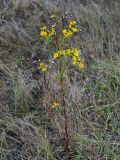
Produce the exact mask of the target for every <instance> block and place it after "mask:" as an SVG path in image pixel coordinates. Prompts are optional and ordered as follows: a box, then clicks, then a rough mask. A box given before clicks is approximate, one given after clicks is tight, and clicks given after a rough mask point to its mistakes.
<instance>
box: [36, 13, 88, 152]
mask: <svg viewBox="0 0 120 160" xmlns="http://www.w3.org/2000/svg"><path fill="white" fill-rule="evenodd" d="M50 20H51V22H50V25H49V27H47V26H46V25H43V26H42V27H41V28H40V39H41V40H42V42H43V43H44V44H45V46H46V49H47V53H46V54H47V57H48V58H49V59H52V61H49V60H48V61H49V64H48V63H45V62H41V63H39V66H38V67H39V68H40V70H41V72H43V73H44V74H48V75H49V74H50V73H51V71H52V69H55V71H56V73H57V74H56V75H57V78H58V81H59V83H58V85H59V88H60V97H59V99H60V101H59V102H58V101H56V100H55V99H54V98H53V97H52V98H51V110H54V111H55V110H56V109H57V108H60V109H61V110H62V112H63V116H64V129H63V130H64V131H63V132H64V133H63V135H64V147H65V150H66V151H69V148H70V144H69V141H70V138H69V133H68V129H69V125H68V121H69V116H68V112H67V107H68V106H67V105H66V101H65V96H66V93H65V78H64V75H65V73H67V71H68V70H69V69H70V67H71V66H72V67H77V68H78V69H80V70H83V69H84V68H85V64H84V61H83V59H82V57H81V54H80V50H79V49H78V48H74V47H73V46H71V45H72V43H71V42H72V41H73V39H74V37H75V36H76V35H77V34H78V33H79V32H80V29H78V27H77V22H76V21H75V20H71V19H68V18H63V17H62V18H61V17H56V16H52V17H51V18H50ZM48 61H47V62H48ZM50 63H51V65H50ZM50 66H52V67H50ZM48 92H49V90H48Z"/></svg>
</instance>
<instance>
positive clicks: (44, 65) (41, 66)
mask: <svg viewBox="0 0 120 160" xmlns="http://www.w3.org/2000/svg"><path fill="white" fill-rule="evenodd" d="M39 68H40V69H41V71H42V72H46V71H47V70H48V66H47V65H46V64H45V63H40V64H39Z"/></svg>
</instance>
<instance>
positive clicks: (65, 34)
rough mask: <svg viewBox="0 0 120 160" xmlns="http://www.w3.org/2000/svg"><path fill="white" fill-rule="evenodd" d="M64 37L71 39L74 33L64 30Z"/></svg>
mask: <svg viewBox="0 0 120 160" xmlns="http://www.w3.org/2000/svg"><path fill="white" fill-rule="evenodd" d="M63 35H64V37H65V38H70V37H71V36H72V35H73V33H72V32H71V31H70V30H66V29H63Z"/></svg>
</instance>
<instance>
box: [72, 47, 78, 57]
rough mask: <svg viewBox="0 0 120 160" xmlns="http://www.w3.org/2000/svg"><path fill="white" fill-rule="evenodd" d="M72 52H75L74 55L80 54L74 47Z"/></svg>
mask: <svg viewBox="0 0 120 160" xmlns="http://www.w3.org/2000/svg"><path fill="white" fill-rule="evenodd" d="M72 53H73V55H74V56H76V57H77V56H79V51H78V50H77V49H76V48H73V49H72Z"/></svg>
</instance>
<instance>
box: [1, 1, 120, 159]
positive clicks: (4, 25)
mask: <svg viewBox="0 0 120 160" xmlns="http://www.w3.org/2000/svg"><path fill="white" fill-rule="evenodd" d="M85 2H86V3H85ZM96 2H97V1H92V2H87V1H83V2H82V1H81V3H80V1H79V0H75V1H72V0H70V1H69V2H67V1H59V0H58V1H54V0H43V1H40V0H33V1H28V0H26V1H23V0H16V1H15V0H7V1H5V0H1V1H0V160H56V159H59V160H61V159H63V160H65V159H66V160H67V159H70V157H69V158H68V157H67V154H66V153H65V151H64V148H63V145H62V140H61V139H60V138H61V137H60V135H61V133H62V131H61V130H62V128H61V125H63V115H62V113H61V111H60V110H58V111H57V115H58V117H54V118H52V116H53V115H52V113H49V112H48V106H49V104H50V101H49V100H50V99H49V96H50V95H49V94H52V95H55V98H56V99H59V97H60V95H59V93H58V92H57V91H58V85H57V82H56V80H55V71H53V74H52V76H51V79H48V80H49V88H50V89H49V93H48V92H47V91H46V85H45V84H44V77H43V76H42V75H41V74H40V73H39V72H38V71H37V70H36V65H35V64H34V65H33V61H34V60H36V61H38V59H40V60H42V59H45V58H46V56H45V48H44V46H43V45H42V44H41V43H40V41H39V28H40V25H41V24H42V23H48V19H49V16H50V14H51V13H53V12H54V13H59V14H60V15H62V16H63V15H64V14H65V13H67V14H68V16H69V15H71V14H72V15H73V18H75V19H76V20H77V22H78V24H79V25H80V28H81V34H80V35H78V37H77V40H76V41H75V42H74V45H75V46H77V47H78V48H80V49H81V50H82V53H83V56H84V58H85V61H86V64H87V69H86V70H85V71H84V72H79V71H78V70H75V69H71V70H70V73H69V74H66V75H65V79H66V95H67V96H66V99H65V101H66V104H67V106H69V110H68V113H69V117H70V119H73V118H74V121H75V127H76V128H77V135H76V138H77V141H76V144H75V150H76V152H75V154H74V155H72V154H71V159H74V160H96V159H98V160H119V159H120V153H119V150H120V98H119V97H120V92H119V91H120V61H119V58H120V31H119V27H120V12H119V8H120V2H119V0H118V1H117V0H116V1H115V0H114V1H98V2H97V3H96ZM53 82H54V83H53ZM73 106H74V107H73ZM69 123H70V125H71V121H70V122H69ZM69 132H70V133H71V134H70V135H71V137H73V136H74V133H73V132H72V130H69ZM61 136H62V135H61ZM71 145H72V144H71Z"/></svg>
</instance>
